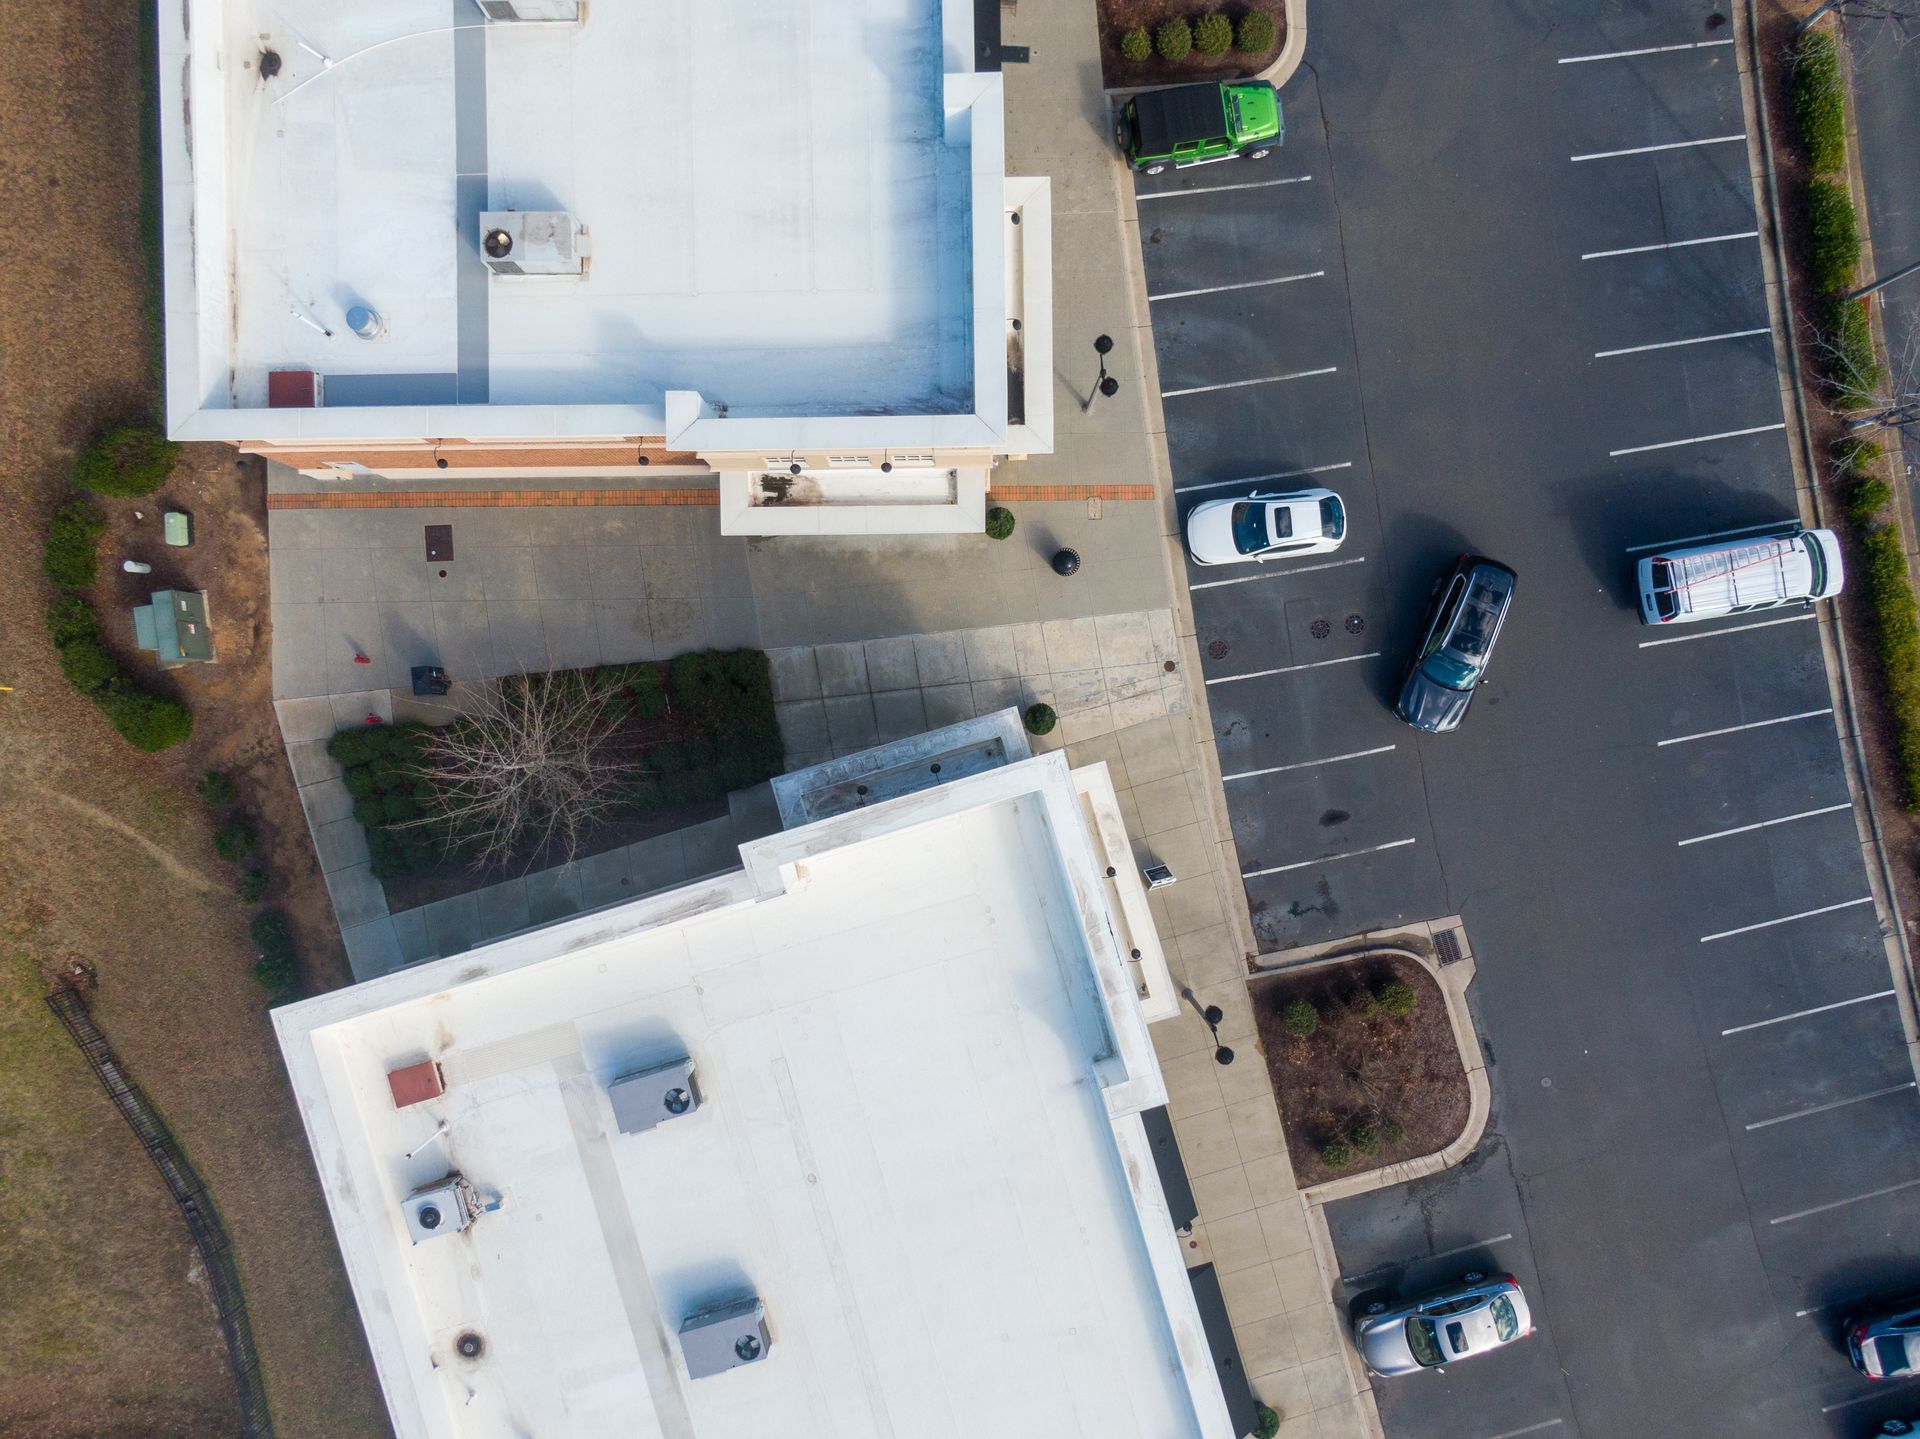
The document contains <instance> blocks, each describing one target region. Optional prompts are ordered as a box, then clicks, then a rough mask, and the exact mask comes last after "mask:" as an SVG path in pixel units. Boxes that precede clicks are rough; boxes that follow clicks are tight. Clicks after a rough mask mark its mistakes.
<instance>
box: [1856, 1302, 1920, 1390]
mask: <svg viewBox="0 0 1920 1439" xmlns="http://www.w3.org/2000/svg"><path fill="white" fill-rule="evenodd" d="M1846 1333H1847V1358H1849V1359H1851V1360H1852V1361H1853V1367H1854V1368H1855V1369H1858V1370H1859V1371H1860V1372H1861V1373H1862V1374H1864V1375H1866V1376H1867V1378H1869V1379H1906V1378H1909V1377H1911V1376H1912V1375H1913V1374H1915V1373H1916V1372H1920V1295H1908V1296H1907V1297H1906V1298H1905V1299H1900V1300H1896V1301H1894V1302H1893V1303H1890V1304H1885V1305H1876V1306H1875V1307H1874V1308H1872V1309H1869V1310H1866V1311H1864V1312H1862V1313H1860V1314H1856V1315H1855V1316H1854V1317H1853V1318H1851V1319H1849V1320H1847V1325H1846Z"/></svg>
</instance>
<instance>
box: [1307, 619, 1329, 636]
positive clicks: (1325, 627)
mask: <svg viewBox="0 0 1920 1439" xmlns="http://www.w3.org/2000/svg"><path fill="white" fill-rule="evenodd" d="M1307 628H1308V629H1309V630H1311V631H1312V632H1313V637H1314V638H1315V639H1317V640H1323V639H1325V638H1326V637H1327V636H1328V635H1330V634H1332V633H1333V621H1332V620H1315V621H1314V622H1313V623H1312V624H1310V625H1308V626H1307Z"/></svg>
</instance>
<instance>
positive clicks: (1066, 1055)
mask: <svg viewBox="0 0 1920 1439" xmlns="http://www.w3.org/2000/svg"><path fill="white" fill-rule="evenodd" d="M742 856H743V859H744V860H745V861H746V865H747V868H746V870H745V871H744V872H741V873H736V874H733V875H730V876H724V877H722V878H720V879H717V880H712V881H707V882H704V883H702V884H697V885H693V886H689V887H688V888H686V889H683V890H680V891H675V892H672V893H669V894H667V895H663V896H659V897H656V898H654V899H650V900H641V901H636V902H633V903H630V904H626V905H621V906H617V907H615V908H613V909H609V910H605V911H601V912H599V913H597V914H594V915H589V916H584V917H581V918H577V919H574V920H571V921H567V922H563V923H561V924H558V925H554V926H551V927H548V928H546V929H542V930H538V931H534V932H531V933H529V934H526V935H522V936H519V937H517V938H514V939H509V940H506V941H503V942H501V943H499V944H495V945H492V946H489V947H487V948H484V949H481V950H476V951H473V952H470V953H467V954H462V955H459V956H456V957H453V958H450V959H445V960H439V961H435V962H432V963H430V964H426V965H422V966H419V967H417V968H415V969H411V970H406V971H402V972H400V973H398V974H395V975H392V976H389V977H387V978H386V979H383V980H378V981H374V982H371V983H368V984H363V985H358V986H355V987H353V988H350V989H346V990H341V991H336V992H334V993H332V994H328V995H323V996H320V997H318V998H315V999H311V1000H307V1001H304V1002H302V1003H300V1004H296V1005H291V1006H288V1007H286V1008H282V1009H279V1010H276V1011H275V1012H274V1021H275V1025H276V1027H277V1028H278V1030H279V1033H280V1038H281V1044H282V1046H283V1049H284V1051H285V1053H286V1057H287V1062H288V1067H289V1070H290V1072H291V1074H292V1078H293V1084H294V1089H295V1092H296V1095H297V1097H298V1100H299V1103H300V1106H301V1111H302V1114H303V1116H304V1118H305V1121H306V1124H307V1129H308V1133H309V1137H310V1139H311V1141H312V1145H313V1149H314V1153H315V1156H316V1159H317V1161H318V1165H319V1170H320V1177H321V1182H322V1185H323V1187H324V1189H325V1191H326V1195H327V1200H328V1204H329V1206H330V1208H331V1210H332V1214H333V1219H334V1223H335V1226H336V1229H337V1231H338V1233H339V1238H340V1244H341V1248H342V1251H343V1253H344V1255H345V1258H346V1264H347V1269H348V1273H349V1275H350V1277H351V1279H352V1282H353V1286H354V1290H355V1294H356V1297H357V1299H358V1301H359V1305H360V1310H361V1314H362V1318H363V1320H364V1322H365V1324H366V1328H367V1332H368V1336H369V1339H370V1342H371V1346H372V1350H373V1354H374V1358H375V1362H376V1364H377V1366H378V1368H379V1372H380V1377H381V1381H382V1384H383V1386H384V1388H385V1391H386V1396H387V1401H388V1404H389V1407H390V1410H391V1413H392V1418H393V1423H394V1427H395V1430H396V1433H397V1434H398V1435H399V1436H400V1439H416V1436H436V1439H438V1436H488V1439H491V1436H501V1439H505V1436H513V1435H534V1434H537V1435H539V1436H541V1439H567V1436H581V1439H585V1436H601V1435H605V1436H610V1437H611V1436H616V1435H617V1436H621V1439H627V1436H642V1439H650V1436H654V1435H661V1436H673V1439H717V1436H740V1439H747V1436H752V1439H765V1436H767V1435H770V1434H778V1435H780V1436H782V1439H789V1436H791V1439H812V1436H819V1439H829V1436H830V1439H861V1436H876V1439H878V1436H891V1435H907V1434H913V1435H952V1436H956V1439H959V1436H978V1435H993V1436H996V1439H1022V1436H1033V1439H1042V1436H1044V1439H1057V1436H1060V1435H1063V1434H1079V1433H1089V1434H1100V1435H1103V1436H1115V1439H1124V1436H1135V1435H1137V1436H1141V1439H1148V1436H1152V1439H1170V1436H1180V1435H1194V1436H1204V1439H1228V1436H1230V1435H1231V1434H1232V1425H1231V1422H1230V1420H1229V1419H1228V1417H1227V1413H1226V1409H1225V1405H1224V1402H1223V1400H1222V1399H1221V1396H1220V1389H1219V1384H1218V1380H1217V1378H1216V1376H1215V1375H1214V1372H1213V1368H1212V1364H1211V1360H1210V1358H1209V1356H1208V1351H1207V1347H1206V1343H1205V1339H1204V1336H1203V1333H1202V1331H1201V1328H1200V1324H1199V1319H1198V1316H1197V1313H1196V1311H1195V1307H1194V1303H1193V1296H1192V1293H1191V1290H1190V1288H1189V1286H1188V1283H1187V1281H1186V1277H1185V1270H1184V1266H1183V1261H1182V1259H1181V1256H1180V1250H1179V1245H1178V1240H1177V1239H1176V1237H1175V1235H1174V1233H1173V1231H1172V1228H1171V1222H1170V1220H1169V1218H1168V1215H1167V1212H1166V1208H1165V1200H1164V1198H1163V1196H1162V1195H1161V1192H1160V1188H1159V1182H1158V1179H1157V1177H1156V1175H1155V1171H1154V1167H1153V1161H1152V1157H1151V1151H1150V1149H1149V1147H1148V1145H1147V1143H1146V1140H1145V1137H1144V1134H1143V1132H1142V1130H1141V1125H1140V1120H1139V1118H1138V1114H1139V1111H1140V1110H1141V1109H1143V1108H1146V1107H1149V1106H1151V1105H1154V1104H1158V1103H1164V1100H1165V1091H1164V1087H1163V1085H1162V1083H1161V1079H1160V1075H1159V1070H1158V1067H1157V1063H1156V1062H1155V1059H1154V1055H1153V1049H1152V1046H1151V1043H1150V1042H1149V1040H1148V1037H1147V1033H1146V1025H1145V1021H1144V1020H1143V1019H1142V1017H1141V1015H1140V1011H1139V1005H1138V1002H1137V999H1136V998H1135V995H1134V992H1133V985H1132V982H1131V981H1130V980H1129V979H1128V978H1127V971H1126V961H1125V958H1124V955H1123V953H1122V952H1121V951H1120V950H1119V949H1118V948H1117V947H1116V943H1115V940H1114V934H1113V919H1112V916H1111V915H1110V914H1109V913H1108V912H1107V910H1106V903H1107V901H1106V890H1105V885H1104V879H1103V876H1102V873H1101V871H1100V870H1098V869H1096V868H1095V860H1094V852H1093V849H1092V845H1091V841H1090V839H1089V836H1088V834H1087V832H1086V829H1085V825H1084V821H1083V820H1082V818H1081V811H1080V808H1079V805H1078V802H1077V800H1076V798H1075V795H1074V787H1073V779H1072V776H1071V775H1070V774H1069V772H1068V770H1067V767H1066V764H1065V760H1064V758H1063V757H1062V756H1060V755H1057V754H1055V755H1046V756H1041V757H1039V758H1036V759H1031V760H1026V761H1023V762H1021V763H1018V764H1015V765H1012V766H1008V767H1006V768H1004V769H999V770H995V771H992V772H990V773H987V774H983V775H978V776H974V777H972V778H969V779H964V780H959V781H956V782H954V783H952V784H950V785H946V786H943V787H941V788H939V789H937V790H932V791H927V792H924V793H921V794H917V795H912V796H909V797H907V798H904V799H900V800H896V801H893V802H891V803H889V804H886V805H881V806H876V807H874V808H871V809H864V810H859V811H856V812H854V813H852V814H848V815H844V816H840V817H837V818H835V819H830V820H826V821H822V822H821V823H818V824H814V825H810V826H807V827H805V828H802V829H797V830H792V831H788V832H786V833H783V834H780V835H775V836H773V837H771V838H769V839H766V840H763V841H759V842H757V843H755V844H753V845H749V846H746V847H744V848H743V850H742ZM682 1054H685V1055H690V1056H691V1057H692V1059H693V1062H694V1064H695V1066H696V1074H697V1084H698V1087H699V1092H700V1099H701V1103H700V1106H699V1107H698V1108H697V1109H696V1110H695V1111H694V1112H693V1113H692V1114H690V1115H687V1116H685V1117H682V1118H678V1119H672V1120H668V1121H666V1122H664V1123H663V1124H661V1125H660V1126H659V1127H657V1128H656V1129H653V1130H650V1131H647V1132H643V1133H639V1134H622V1133H619V1132H618V1131H617V1128H616V1126H615V1124H614V1121H613V1116H612V1112H611V1109H610V1106H609V1102H608V1100H607V1097H606V1086H607V1083H608V1081H609V1080H611V1079H612V1078H614V1077H615V1076H617V1075H619V1074H623V1073H627V1072H631V1071H632V1070H634V1069H637V1068H642V1067H645V1066H647V1065H648V1064H650V1063H654V1062H661V1061H665V1060H670V1059H672V1058H674V1057H676V1056H678V1055H682ZM426 1058H432V1059H435V1060H437V1061H438V1062H439V1064H440V1066H441V1069H442V1072H443V1074H444V1076H445V1080H446V1085H447V1089H446V1093H445V1095H444V1097H443V1098H441V1099H438V1100H431V1101H428V1102H426V1103H423V1104H420V1105H417V1106H414V1107H411V1108H408V1109H403V1110H396V1109H395V1108H394V1106H393V1103H392V1100H391V1098H390V1096H389V1093H388V1085H387V1079H386V1075H387V1073H388V1071H389V1070H391V1069H393V1068H396V1067H398V1066H401V1065H404V1064H408V1063H413V1062H417V1061H419V1060H421V1059H426ZM441 1123H444V1124H445V1126H446V1131H445V1133H444V1135H442V1136H440V1137H437V1138H436V1137H434V1135H435V1130H436V1126H438V1125H440V1124H441ZM409 1152H413V1154H414V1157H413V1158H411V1159H408V1158H407V1157H406V1156H407V1155H408V1154H409ZM450 1167H451V1168H452V1169H455V1170H457V1171H458V1172H459V1173H461V1174H462V1175H463V1176H464V1177H465V1178H466V1179H467V1180H468V1181H469V1182H470V1183H471V1184H472V1185H473V1186H474V1187H475V1188H476V1190H478V1191H479V1193H480V1194H481V1195H482V1196H483V1197H488V1198H497V1199H498V1200H499V1208H498V1209H497V1210H496V1211H494V1212H489V1213H483V1214H481V1215H480V1216H479V1218H478V1219H477V1221H476V1222H475V1223H474V1225H473V1227H472V1228H471V1229H469V1230H467V1231H466V1232H464V1233H462V1234H457V1235H448V1236H443V1237H437V1238H432V1239H429V1240H427V1241H425V1242H424V1243H421V1244H418V1245H415V1244H412V1243H411V1242H410V1241H409V1238H408V1234H407V1230H406V1228H405V1225H404V1222H403V1219H402V1216H401V1211H400V1208H399V1202H400V1200H401V1199H402V1197H403V1196H405V1195H406V1194H407V1193H409V1192H410V1191H411V1190H413V1189H414V1188H415V1187H417V1186H419V1185H422V1184H426V1183H429V1182H431V1181H434V1180H436V1179H438V1178H440V1177H442V1176H443V1175H445V1174H446V1173H447V1172H448V1170H449V1168H450ZM741 1294H753V1295H757V1296H758V1297H759V1298H760V1299H761V1300H762V1301H764V1303H765V1305H766V1307H767V1322H768V1325H769V1328H770V1330H771V1333H772V1345H771V1348H770V1350H769V1351H768V1353H767V1355H766V1357H765V1358H764V1359H762V1360H760V1361H759V1362H757V1363H754V1364H752V1365H749V1366H746V1367H743V1368H739V1369H735V1370H733V1371H731V1372H728V1373H723V1374H719V1375H715V1376H711V1377H707V1378H701V1379H692V1378H690V1377H689V1376H688V1374H687V1370H686V1367H685V1365H684V1362H683V1360H682V1358H681V1356H680V1351H679V1348H678V1345H677V1342H676V1339H675V1335H676V1333H677V1330H678V1328H679V1324H680V1321H681V1319H682V1318H683V1317H684V1316H685V1315H686V1314H687V1313H689V1312H691V1311H692V1310H694V1309H696V1308H699V1307H701V1306H702V1305H704V1304H707V1303H710V1302H714V1301H721V1300H726V1299H729V1298H732V1297H735V1296H737V1295H741ZM466 1330H474V1331H477V1332H478V1333H480V1334H481V1335H482V1336H483V1339H484V1341H485V1349H484V1352H483V1353H482V1355H481V1357H480V1358H478V1359H477V1360H467V1359H463V1358H462V1357H460V1355H459V1354H458V1353H457V1351H456V1349H455V1347H454V1342H455V1339H456V1337H457V1336H458V1335H459V1334H460V1333H461V1332H463V1331H466Z"/></svg>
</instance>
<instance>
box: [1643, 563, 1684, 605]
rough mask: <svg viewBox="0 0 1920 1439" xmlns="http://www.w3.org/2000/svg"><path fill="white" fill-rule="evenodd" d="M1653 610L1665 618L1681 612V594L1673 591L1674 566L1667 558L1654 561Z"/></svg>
mask: <svg viewBox="0 0 1920 1439" xmlns="http://www.w3.org/2000/svg"><path fill="white" fill-rule="evenodd" d="M1649 578H1651V579H1652V581H1653V611H1654V613H1655V614H1657V615H1659V616H1660V618H1661V619H1663V620H1670V619H1672V618H1674V617H1675V616H1676V615H1678V614H1679V613H1680V596H1679V595H1677V594H1675V593H1674V591H1673V566H1672V565H1670V564H1668V563H1667V562H1666V561H1665V560H1655V561H1654V562H1653V573H1652V575H1651V576H1650V577H1649Z"/></svg>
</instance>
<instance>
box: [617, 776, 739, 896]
mask: <svg viewBox="0 0 1920 1439" xmlns="http://www.w3.org/2000/svg"><path fill="white" fill-rule="evenodd" d="M767 792H768V794H772V792H773V791H772V789H771V787H769V789H768V791H767ZM684 833H685V831H684V830H677V829H676V830H671V831H669V832H668V833H666V834H656V835H654V836H653V837H652V838H651V839H643V840H640V841H638V842H636V843H634V844H630V845H628V846H627V848H626V864H627V874H628V875H629V877H630V878H631V879H632V893H634V894H636V895H640V894H651V893H652V892H653V891H654V890H656V889H664V888H666V887H667V886H668V885H672V884H679V883H681V882H682V881H684V880H685V879H686V878H687V876H688V873H689V871H688V869H687V850H686V843H685V841H684V840H683V839H682V838H681V836H682V835H683V834H684Z"/></svg>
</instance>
